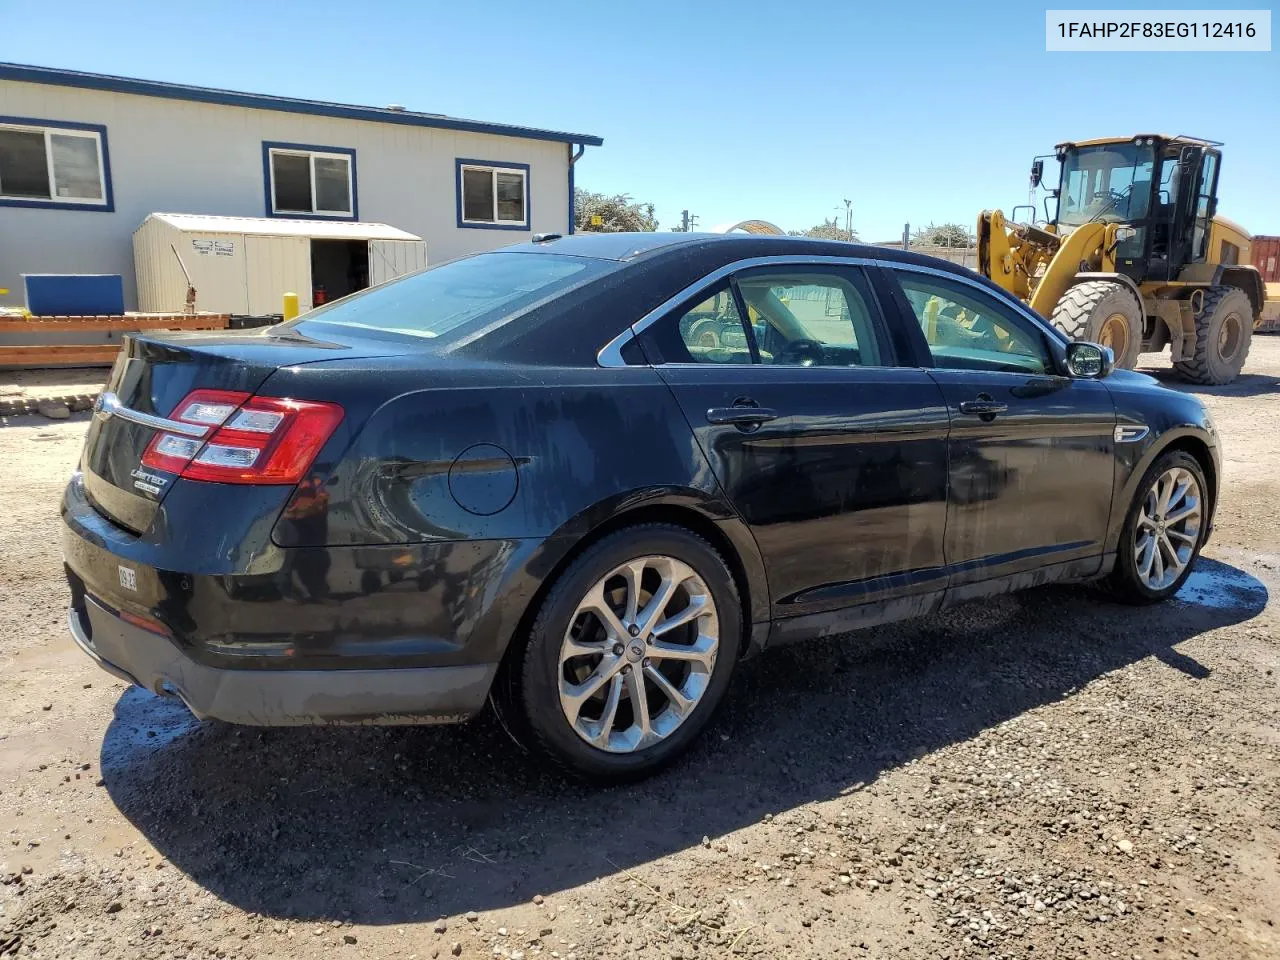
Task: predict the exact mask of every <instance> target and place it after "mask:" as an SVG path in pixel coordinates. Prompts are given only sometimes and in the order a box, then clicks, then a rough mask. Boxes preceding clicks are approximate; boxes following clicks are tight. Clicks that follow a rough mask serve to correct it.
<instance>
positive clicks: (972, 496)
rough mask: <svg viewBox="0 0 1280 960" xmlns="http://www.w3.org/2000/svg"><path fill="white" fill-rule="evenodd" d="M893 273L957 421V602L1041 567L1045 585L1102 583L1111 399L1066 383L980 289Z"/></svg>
mask: <svg viewBox="0 0 1280 960" xmlns="http://www.w3.org/2000/svg"><path fill="white" fill-rule="evenodd" d="M885 274H886V275H887V278H888V279H891V280H893V281H896V290H894V291H893V299H894V300H895V302H896V303H897V304H898V306H899V309H900V310H901V311H902V313H903V321H904V324H905V325H906V326H907V328H908V329H910V330H912V334H913V336H914V335H915V333H916V331H918V333H919V339H918V344H919V349H921V351H922V352H924V354H925V356H926V357H928V358H930V360H931V362H932V364H933V369H932V371H931V375H932V376H933V378H934V380H936V381H937V383H938V385H939V386H940V387H941V388H942V392H943V394H944V395H945V397H946V401H947V410H948V415H949V416H950V418H951V433H950V440H949V447H950V467H949V474H950V497H949V501H950V502H949V506H948V511H947V534H946V548H945V549H946V558H947V565H948V567H949V570H950V582H951V587H952V597H953V598H962V597H963V596H966V595H968V596H972V595H977V594H981V593H984V592H987V589H988V588H989V587H990V586H991V585H990V584H988V585H987V587H985V588H984V587H982V586H980V584H981V582H982V581H991V580H994V579H996V578H1005V577H1009V576H1012V575H1017V574H1021V573H1026V572H1029V571H1040V572H1041V574H1042V575H1043V571H1044V570H1045V568H1048V570H1049V571H1050V572H1049V574H1048V578H1053V577H1072V576H1085V575H1088V574H1090V573H1093V572H1096V571H1097V569H1098V568H1099V567H1100V565H1101V561H1102V552H1103V543H1104V538H1105V535H1106V530H1107V523H1108V520H1109V518H1110V512H1111V499H1112V496H1111V495H1112V487H1113V484H1114V482H1115V460H1114V445H1115V439H1114V431H1115V424H1116V415H1115V405H1114V403H1113V401H1112V398H1111V394H1110V392H1109V391H1108V390H1107V388H1106V387H1105V386H1104V385H1103V384H1102V383H1100V382H1098V381H1096V380H1082V379H1073V378H1071V377H1068V376H1065V375H1064V374H1063V373H1062V372H1060V371H1059V370H1058V369H1057V365H1056V361H1055V359H1054V354H1053V352H1052V351H1051V350H1050V349H1049V341H1048V339H1047V338H1048V337H1049V336H1050V334H1049V333H1047V332H1046V331H1045V330H1043V329H1041V328H1040V327H1039V326H1038V325H1037V324H1036V323H1034V322H1033V321H1032V320H1031V319H1030V318H1028V317H1026V316H1023V315H1022V314H1021V313H1020V312H1019V311H1018V310H1017V309H1016V308H1015V307H1014V306H1013V305H1011V304H1007V303H1004V302H1003V301H1001V300H1000V299H999V298H997V297H996V296H995V295H993V294H992V293H991V292H989V291H988V290H986V289H984V288H983V287H982V286H981V285H980V284H978V283H976V282H970V281H968V280H967V279H963V278H960V277H958V276H950V275H943V274H941V273H940V272H938V271H924V270H911V269H905V268H892V269H887V270H886V271H885ZM966 585H972V586H971V588H969V589H966Z"/></svg>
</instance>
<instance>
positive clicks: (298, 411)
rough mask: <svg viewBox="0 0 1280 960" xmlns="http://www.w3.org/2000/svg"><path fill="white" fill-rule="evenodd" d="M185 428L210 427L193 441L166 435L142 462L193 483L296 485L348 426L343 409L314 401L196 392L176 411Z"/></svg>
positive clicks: (180, 404)
mask: <svg viewBox="0 0 1280 960" xmlns="http://www.w3.org/2000/svg"><path fill="white" fill-rule="evenodd" d="M174 412H175V414H177V416H175V417H174V419H176V420H181V421H182V422H184V423H191V424H207V425H209V427H210V429H211V433H210V434H209V435H208V436H207V437H202V438H199V439H193V438H190V437H183V436H180V435H178V434H175V433H160V434H157V435H156V437H155V438H154V439H153V440H152V441H151V443H150V445H149V446H148V447H147V451H146V453H145V454H144V455H143V457H142V462H143V464H144V465H146V466H151V467H159V468H160V469H162V470H167V471H169V472H171V473H180V474H181V475H182V476H183V477H185V478H187V479H189V480H205V481H210V482H214V483H254V484H294V483H297V482H298V481H299V480H301V479H302V475H303V474H304V473H306V472H307V468H308V467H310V466H311V462H312V461H313V460H315V458H316V454H318V453H319V452H320V448H321V447H322V446H324V444H325V441H326V440H328V439H329V437H331V436H332V435H333V431H334V430H335V429H337V426H338V424H339V423H341V422H342V415H343V414H342V408H341V407H340V406H338V405H337V404H335V403H320V402H318V401H314V400H285V399H281V398H278V397H254V398H253V399H248V394H243V393H235V392H232V391H218V390H196V391H194V392H193V393H191V394H190V395H188V396H187V397H186V398H185V399H184V400H183V401H182V402H181V403H179V404H178V406H177V407H176V408H175V411H174Z"/></svg>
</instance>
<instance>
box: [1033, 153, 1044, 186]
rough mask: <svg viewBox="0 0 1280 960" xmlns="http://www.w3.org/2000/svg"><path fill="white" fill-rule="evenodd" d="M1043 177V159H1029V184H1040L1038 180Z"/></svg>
mask: <svg viewBox="0 0 1280 960" xmlns="http://www.w3.org/2000/svg"><path fill="white" fill-rule="evenodd" d="M1043 179H1044V161H1043V160H1032V161H1031V186H1033V187H1038V186H1040V181H1041V180H1043Z"/></svg>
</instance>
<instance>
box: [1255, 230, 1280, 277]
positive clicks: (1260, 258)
mask: <svg viewBox="0 0 1280 960" xmlns="http://www.w3.org/2000/svg"><path fill="white" fill-rule="evenodd" d="M1250 256H1251V257H1252V259H1253V265H1254V266H1255V267H1257V268H1258V270H1259V272H1261V274H1262V279H1263V280H1265V281H1266V282H1267V283H1280V237H1254V238H1253V249H1252V253H1251V254H1250Z"/></svg>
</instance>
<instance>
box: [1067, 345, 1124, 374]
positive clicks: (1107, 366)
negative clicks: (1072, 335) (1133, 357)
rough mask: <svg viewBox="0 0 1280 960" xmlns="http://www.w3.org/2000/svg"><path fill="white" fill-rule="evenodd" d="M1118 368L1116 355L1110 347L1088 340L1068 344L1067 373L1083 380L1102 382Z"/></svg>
mask: <svg viewBox="0 0 1280 960" xmlns="http://www.w3.org/2000/svg"><path fill="white" fill-rule="evenodd" d="M1115 368H1116V358H1115V354H1113V353H1112V352H1111V348H1110V347H1104V346H1103V345H1102V344H1100V343H1090V342H1089V341H1087V340H1073V341H1072V342H1071V343H1069V344H1067V372H1068V373H1070V374H1071V376H1073V377H1078V378H1079V379H1081V380H1101V379H1103V378H1104V377H1109V376H1110V375H1111V371H1112V370H1114V369H1115Z"/></svg>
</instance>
